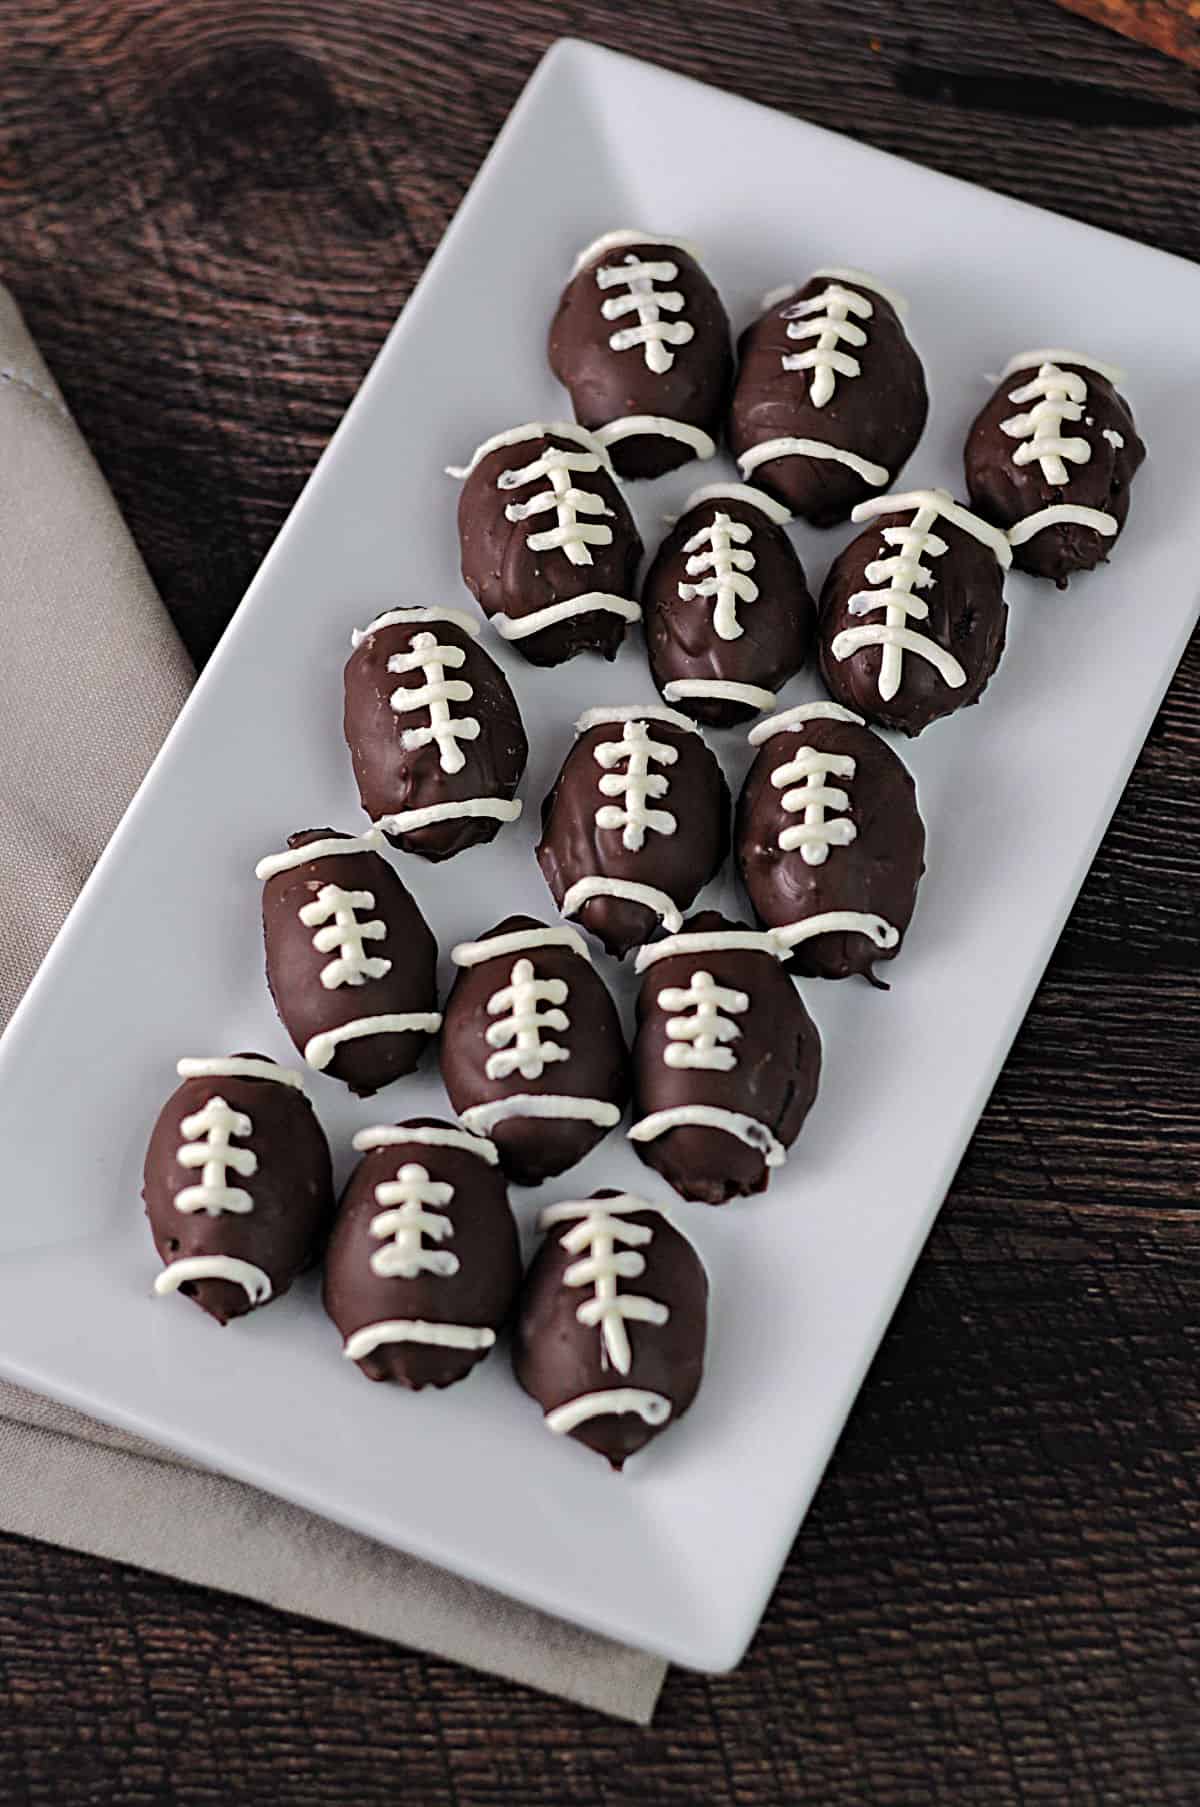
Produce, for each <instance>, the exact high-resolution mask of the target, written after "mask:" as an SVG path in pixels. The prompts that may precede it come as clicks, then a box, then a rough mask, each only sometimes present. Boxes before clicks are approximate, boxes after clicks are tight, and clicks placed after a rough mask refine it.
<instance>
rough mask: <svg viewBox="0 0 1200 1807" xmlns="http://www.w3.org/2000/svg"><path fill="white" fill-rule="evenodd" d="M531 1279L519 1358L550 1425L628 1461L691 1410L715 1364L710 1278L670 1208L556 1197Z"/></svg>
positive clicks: (617, 1196) (541, 1221) (622, 1199)
mask: <svg viewBox="0 0 1200 1807" xmlns="http://www.w3.org/2000/svg"><path fill="white" fill-rule="evenodd" d="M538 1228H539V1229H542V1230H545V1231H546V1232H547V1235H546V1240H545V1242H544V1243H543V1244H542V1246H541V1248H540V1249H539V1250H538V1253H537V1255H536V1256H535V1257H534V1260H533V1264H532V1266H531V1267H530V1269H529V1272H528V1274H527V1275H526V1276H525V1284H524V1287H523V1288H522V1291H521V1303H520V1308H519V1311H518V1315H517V1328H516V1336H515V1339H514V1344H513V1367H514V1369H515V1371H516V1376H517V1379H518V1380H519V1381H520V1383H521V1385H522V1386H523V1387H524V1389H525V1391H526V1392H527V1393H529V1394H531V1395H532V1397H533V1398H534V1399H536V1400H537V1402H538V1404H539V1405H540V1406H541V1408H542V1411H543V1412H544V1413H545V1423H546V1428H547V1430H550V1431H553V1432H554V1433H555V1434H556V1435H558V1436H569V1437H576V1438H578V1440H579V1442H580V1443H586V1444H587V1446H588V1448H589V1449H594V1450H595V1451H596V1452H597V1454H598V1455H602V1456H606V1457H607V1459H608V1461H609V1462H610V1463H611V1464H612V1466H613V1467H614V1468H621V1467H622V1466H623V1465H624V1463H625V1461H626V1459H627V1458H628V1457H629V1456H632V1455H634V1454H636V1452H637V1451H638V1450H639V1449H641V1448H642V1447H643V1446H644V1445H645V1444H647V1443H649V1442H650V1440H651V1438H652V1437H656V1436H658V1434H659V1432H660V1431H662V1430H665V1429H666V1428H667V1427H668V1426H669V1425H671V1424H674V1423H675V1421H676V1420H677V1419H679V1418H682V1417H683V1414H684V1413H685V1412H686V1411H687V1409H688V1407H689V1406H690V1405H691V1403H692V1400H693V1399H694V1398H695V1397H696V1391H697V1388H698V1387H699V1385H700V1377H701V1374H702V1373H703V1369H704V1340H705V1332H706V1328H707V1319H708V1276H707V1275H706V1274H705V1271H704V1265H703V1263H702V1262H701V1260H700V1257H699V1256H698V1255H697V1253H696V1251H695V1249H694V1248H693V1247H692V1245H691V1243H690V1242H689V1241H688V1240H687V1238H686V1237H685V1236H682V1235H680V1233H679V1231H678V1230H677V1229H676V1228H675V1227H674V1225H673V1224H671V1223H668V1221H667V1219H666V1218H665V1217H664V1216H663V1214H662V1212H661V1211H659V1210H658V1209H656V1207H655V1206H653V1205H649V1204H647V1203H646V1202H645V1200H644V1199H640V1198H634V1197H632V1196H631V1195H630V1194H629V1193H625V1192H613V1191H611V1190H603V1191H600V1192H595V1193H593V1194H592V1196H591V1198H588V1199H578V1200H576V1199H572V1200H568V1201H567V1202H566V1203H564V1204H560V1205H550V1206H548V1207H547V1209H546V1210H544V1211H543V1212H542V1213H541V1215H540V1216H539V1218H538Z"/></svg>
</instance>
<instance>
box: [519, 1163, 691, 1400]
mask: <svg viewBox="0 0 1200 1807" xmlns="http://www.w3.org/2000/svg"><path fill="white" fill-rule="evenodd" d="M621 1206H623V1207H624V1209H626V1210H631V1209H636V1208H638V1201H635V1200H626V1199H623V1198H614V1199H605V1198H598V1199H594V1200H591V1201H589V1203H588V1204H585V1205H578V1206H573V1207H572V1206H553V1205H552V1206H551V1207H550V1209H549V1211H547V1212H545V1213H543V1216H542V1220H541V1221H542V1222H543V1224H545V1223H552V1222H554V1221H555V1214H556V1213H557V1212H563V1213H564V1214H569V1215H571V1216H580V1215H582V1221H581V1222H579V1223H577V1224H575V1225H574V1227H573V1228H572V1229H570V1230H568V1231H567V1233H566V1235H565V1236H563V1237H562V1239H561V1241H562V1246H563V1248H564V1249H566V1251H567V1253H568V1254H569V1255H580V1256H582V1259H581V1260H579V1261H573V1262H572V1263H571V1265H570V1266H569V1267H568V1268H567V1269H566V1270H565V1272H564V1274H563V1284H564V1286H590V1287H591V1288H592V1295H591V1297H590V1298H588V1299H585V1300H584V1301H583V1303H582V1305H580V1306H579V1307H578V1309H577V1311H576V1313H575V1316H576V1318H577V1320H578V1321H579V1323H581V1324H585V1325H587V1326H588V1328H589V1329H594V1328H595V1327H596V1326H597V1325H599V1327H600V1334H601V1336H602V1337H603V1339H604V1348H605V1352H606V1354H607V1356H608V1359H609V1361H611V1363H612V1365H613V1367H614V1368H615V1369H616V1370H617V1372H618V1374H628V1372H629V1369H630V1365H631V1363H632V1360H633V1352H632V1350H631V1349H630V1346H629V1333H628V1331H627V1330H626V1328H625V1323H626V1320H627V1319H633V1320H637V1321H640V1322H642V1323H646V1324H660V1325H661V1324H665V1323H666V1322H667V1319H668V1318H669V1317H670V1315H671V1314H670V1312H669V1310H668V1308H667V1307H666V1306H665V1305H662V1304H660V1303H659V1301H658V1300H657V1299H646V1298H643V1297H641V1296H640V1295H639V1294H637V1293H627V1292H622V1291H621V1281H622V1280H636V1279H637V1277H638V1275H639V1274H643V1273H645V1271H646V1258H645V1256H644V1255H641V1254H639V1253H638V1250H639V1249H640V1248H644V1247H645V1246H646V1245H647V1244H648V1243H649V1242H652V1241H653V1239H654V1231H653V1230H652V1229H651V1228H650V1226H649V1225H648V1224H636V1223H628V1222H627V1221H626V1220H625V1219H624V1218H623V1217H621V1216H619V1215H617V1210H616V1208H617V1207H621ZM606 1207H612V1208H611V1209H606ZM618 1243H624V1244H626V1245H627V1246H626V1247H625V1248H623V1249H618V1248H617V1244H618ZM585 1251H586V1253H585Z"/></svg>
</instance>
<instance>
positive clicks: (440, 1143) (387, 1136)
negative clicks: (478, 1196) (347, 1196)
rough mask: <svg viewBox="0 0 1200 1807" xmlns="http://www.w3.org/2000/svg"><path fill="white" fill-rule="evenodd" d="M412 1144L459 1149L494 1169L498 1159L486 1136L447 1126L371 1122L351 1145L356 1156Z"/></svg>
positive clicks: (444, 1124) (442, 1124) (360, 1131)
mask: <svg viewBox="0 0 1200 1807" xmlns="http://www.w3.org/2000/svg"><path fill="white" fill-rule="evenodd" d="M410 1142H415V1143H416V1144H417V1145H418V1146H419V1147H424V1148H459V1149H461V1150H462V1152H463V1153H464V1154H473V1155H475V1156H476V1157H477V1158H478V1159H479V1160H481V1161H486V1163H487V1165H488V1166H489V1167H494V1166H495V1165H496V1163H497V1161H498V1160H499V1158H500V1157H499V1155H498V1154H497V1152H496V1147H495V1144H494V1143H493V1142H489V1141H488V1139H487V1137H486V1136H474V1135H471V1134H470V1133H469V1131H467V1130H465V1129H454V1128H453V1127H452V1126H451V1125H450V1124H448V1123H418V1124H411V1123H410V1124H407V1125H404V1124H399V1123H397V1124H390V1123H373V1124H371V1125H370V1127H369V1128H367V1129H360V1130H359V1131H358V1132H357V1133H356V1135H355V1136H354V1139H353V1142H352V1144H351V1146H352V1147H353V1148H354V1149H355V1150H356V1151H357V1153H359V1154H366V1153H367V1151H368V1150H369V1149H372V1148H401V1147H404V1146H405V1145H406V1144H407V1143H410Z"/></svg>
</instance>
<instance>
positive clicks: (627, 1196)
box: [537, 1192, 665, 1230]
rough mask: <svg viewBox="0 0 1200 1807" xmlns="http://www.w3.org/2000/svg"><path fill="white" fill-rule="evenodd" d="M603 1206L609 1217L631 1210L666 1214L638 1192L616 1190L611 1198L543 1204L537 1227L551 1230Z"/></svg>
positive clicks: (576, 1199)
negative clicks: (640, 1196) (556, 1225)
mask: <svg viewBox="0 0 1200 1807" xmlns="http://www.w3.org/2000/svg"><path fill="white" fill-rule="evenodd" d="M601 1208H603V1210H604V1213H605V1215H606V1216H608V1217H614V1216H616V1217H620V1216H621V1215H622V1213H625V1212H631V1211H657V1212H658V1214H659V1216H660V1217H662V1216H665V1212H664V1211H663V1210H662V1207H661V1206H660V1205H652V1204H651V1203H650V1201H649V1199H645V1198H639V1197H638V1195H637V1193H636V1192H616V1193H614V1194H613V1196H612V1197H611V1198H564V1199H562V1200H560V1202H559V1203H558V1204H557V1205H543V1206H542V1209H541V1210H540V1211H539V1212H538V1219H537V1227H538V1229H539V1230H550V1229H553V1227H554V1225H555V1224H556V1223H571V1222H573V1221H574V1220H575V1219H576V1218H581V1217H588V1216H589V1215H590V1214H591V1213H592V1212H593V1211H596V1210H600V1209H601Z"/></svg>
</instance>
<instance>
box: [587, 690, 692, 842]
mask: <svg viewBox="0 0 1200 1807" xmlns="http://www.w3.org/2000/svg"><path fill="white" fill-rule="evenodd" d="M592 751H593V757H594V758H595V761H596V764H597V765H598V766H600V767H602V768H603V769H602V775H601V777H600V778H599V779H598V781H597V789H598V790H599V792H600V794H601V796H604V797H619V798H620V802H619V803H604V804H601V806H600V808H599V809H598V810H597V811H596V827H597V828H610V829H618V828H619V829H620V830H621V844H622V846H623V847H625V848H626V849H627V850H628V851H629V852H630V853H636V852H637V851H638V849H639V848H640V847H642V846H643V845H644V844H645V840H646V836H647V834H663V835H672V834H674V833H675V828H676V820H675V817H674V816H673V815H672V813H671V811H670V810H667V809H652V808H651V807H650V799H651V798H655V797H665V796H666V795H667V793H668V791H669V790H670V788H671V780H670V778H669V777H668V776H667V774H666V773H665V772H655V771H652V770H651V766H652V765H665V766H673V765H674V764H675V763H676V761H677V760H678V758H679V748H678V747H676V746H675V745H673V743H672V742H671V741H668V740H655V739H654V737H653V735H652V734H651V733H650V730H649V728H648V727H647V725H646V723H645V721H643V720H640V719H633V720H630V721H626V722H625V723H624V724H623V725H622V729H621V738H620V740H603V741H598V742H597V743H596V745H595V747H594V748H593V749H592ZM622 767H623V768H624V769H623V770H622V769H620V768H622Z"/></svg>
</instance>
